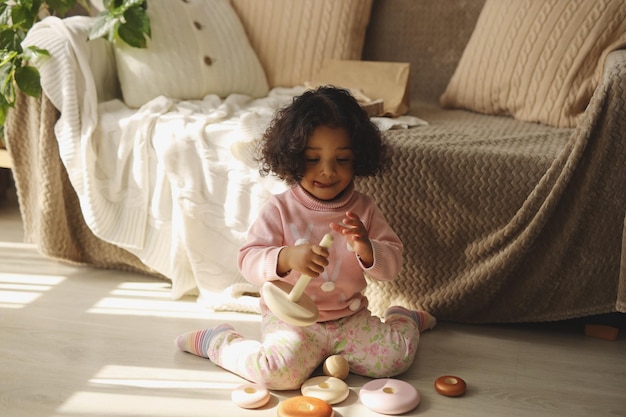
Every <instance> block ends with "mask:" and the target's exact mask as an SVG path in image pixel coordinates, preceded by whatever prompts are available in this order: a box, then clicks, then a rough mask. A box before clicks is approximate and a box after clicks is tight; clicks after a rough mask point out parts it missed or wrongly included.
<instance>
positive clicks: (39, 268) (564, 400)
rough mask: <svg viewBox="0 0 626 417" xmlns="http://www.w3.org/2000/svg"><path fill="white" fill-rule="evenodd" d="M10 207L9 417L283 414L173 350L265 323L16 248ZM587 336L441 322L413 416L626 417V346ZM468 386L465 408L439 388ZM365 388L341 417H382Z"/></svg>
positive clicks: (4, 213) (2, 219)
mask: <svg viewBox="0 0 626 417" xmlns="http://www.w3.org/2000/svg"><path fill="white" fill-rule="evenodd" d="M21 242H22V230H21V223H20V217H19V213H18V209H17V204H16V201H15V197H14V195H12V194H9V199H8V200H5V201H4V202H3V203H0V416H2V417H20V416H24V417H49V416H55V417H92V416H106V417H127V416H140V417H143V416H145V417H148V416H164V417H165V416H167V417H185V416H202V417H211V416H219V417H227V416H259V417H261V416H275V415H276V409H277V407H278V404H279V402H280V401H281V400H283V399H285V398H286V397H289V396H293V395H296V394H297V393H296V392H274V393H273V397H272V400H271V402H270V404H268V405H267V406H266V407H264V408H263V409H260V410H244V409H240V408H238V407H236V406H235V405H234V404H233V403H232V402H231V401H230V393H231V391H232V389H233V388H234V387H236V386H237V385H239V384H240V383H242V382H243V380H242V379H240V378H238V377H237V376H235V375H232V374H230V373H228V372H226V371H224V370H222V369H220V368H218V367H216V366H214V365H213V364H211V363H210V362H209V361H207V360H204V359H201V358H198V357H195V356H193V355H189V354H185V353H181V352H178V351H177V349H176V348H175V347H174V345H173V342H172V341H173V339H174V337H175V336H177V335H178V334H180V333H182V332H185V331H188V330H193V329H198V328H204V327H211V326H213V325H215V324H217V323H220V322H231V323H233V324H234V325H235V326H236V328H237V329H238V330H240V331H241V332H242V333H244V334H245V335H247V336H249V337H258V335H259V331H258V317H257V316H255V315H247V314H236V313H221V314H215V313H211V312H209V311H207V310H205V309H203V308H202V307H200V306H199V305H197V304H196V303H195V301H194V300H193V299H191V298H189V299H184V300H177V301H173V300H170V298H169V288H168V284H167V283H166V282H163V281H159V280H154V279H150V278H146V277H143V276H139V275H133V274H128V273H122V272H116V271H103V270H94V269H90V268H83V267H74V266H70V265H66V264H62V263H58V262H55V261H52V260H48V259H44V258H43V257H41V256H40V255H39V254H38V253H37V251H36V250H35V248H34V247H33V246H31V245H28V244H24V243H21ZM624 333H625V330H622V331H621V333H620V337H619V338H618V340H617V341H606V340H601V339H595V338H590V337H585V336H584V334H583V328H582V325H575V324H572V323H567V324H565V323H560V324H551V325H523V326H522V325H519V326H473V325H461V324H453V323H440V324H439V325H438V327H437V328H436V329H435V330H433V331H431V332H427V333H425V334H424V335H423V338H422V340H421V344H420V347H419V351H418V354H417V358H416V361H415V363H414V365H413V367H412V368H411V369H410V370H409V371H408V372H407V373H406V374H404V375H402V376H400V378H401V379H403V380H406V381H409V382H411V383H412V384H413V385H414V386H415V387H416V388H417V389H418V390H419V392H420V393H421V396H422V400H421V403H420V405H419V406H418V408H417V409H415V410H414V411H412V412H410V413H408V414H407V415H416V416H421V415H424V416H432V417H438V416H447V417H449V416H465V417H468V416H481V417H489V416H498V417H503V416H505V417H510V416H528V417H530V416H532V417H537V416H567V417H572V416H580V417H601V416H612V417H615V416H626V339H625V337H624ZM445 374H453V375H457V376H459V377H462V378H464V379H465V380H466V382H467V384H468V391H467V394H466V395H465V396H464V397H460V398H448V397H443V396H441V395H439V394H437V393H436V392H435V390H434V389H433V382H434V380H435V379H436V378H437V377H438V376H441V375H445ZM367 381H368V380H367V379H366V378H362V377H357V376H355V375H350V376H349V377H348V379H347V382H348V384H349V385H350V387H351V394H350V396H349V397H348V399H347V400H346V401H344V402H343V403H341V404H339V405H337V406H335V407H334V408H335V416H336V417H368V416H376V415H379V414H376V413H374V412H372V411H369V410H368V409H366V408H365V407H364V406H363V405H362V404H361V402H360V401H359V399H358V392H359V388H360V387H361V386H362V385H363V384H364V383H365V382H367Z"/></svg>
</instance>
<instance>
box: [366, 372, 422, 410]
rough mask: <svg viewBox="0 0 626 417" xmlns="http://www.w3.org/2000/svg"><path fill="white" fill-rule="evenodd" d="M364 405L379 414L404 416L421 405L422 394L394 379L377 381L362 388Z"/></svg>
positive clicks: (404, 382)
mask: <svg viewBox="0 0 626 417" xmlns="http://www.w3.org/2000/svg"><path fill="white" fill-rule="evenodd" d="M359 398H360V399H361V402H362V403H363V405H365V406H366V407H367V408H369V409H370V410H372V411H375V412H377V413H379V414H404V413H407V412H409V411H411V410H413V409H414V408H415V407H417V406H418V404H419V403H420V398H421V397H420V394H419V392H418V391H417V390H416V389H415V387H414V386H413V385H411V384H409V383H408V382H406V381H402V380H399V379H393V378H385V379H375V380H373V381H370V382H368V383H367V384H365V385H363V387H361V390H360V391H359Z"/></svg>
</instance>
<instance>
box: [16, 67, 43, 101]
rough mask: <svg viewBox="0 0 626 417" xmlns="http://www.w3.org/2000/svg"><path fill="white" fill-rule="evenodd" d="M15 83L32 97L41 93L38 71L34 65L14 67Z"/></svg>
mask: <svg viewBox="0 0 626 417" xmlns="http://www.w3.org/2000/svg"><path fill="white" fill-rule="evenodd" d="M15 83H16V84H17V86H18V87H19V89H20V90H22V91H23V92H24V93H25V94H28V95H29V96H32V97H39V96H40V95H41V81H40V75H39V71H38V70H37V68H35V67H29V66H25V67H18V68H16V69H15Z"/></svg>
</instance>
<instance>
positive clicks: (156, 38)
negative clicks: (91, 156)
mask: <svg viewBox="0 0 626 417" xmlns="http://www.w3.org/2000/svg"><path fill="white" fill-rule="evenodd" d="M146 12H147V14H148V17H149V18H150V27H151V31H152V37H151V39H149V40H148V47H147V48H133V47H131V46H128V45H127V44H125V43H123V42H116V47H115V55H116V60H117V71H118V76H119V80H120V86H121V90H122V95H123V97H124V101H125V103H126V105H128V106H129V107H140V106H142V105H143V104H145V103H146V102H148V101H150V100H151V99H153V98H155V97H158V96H160V95H164V96H166V97H169V98H174V99H181V100H192V99H202V98H203V97H204V96H206V95H208V94H216V95H218V96H220V97H226V96H228V95H230V94H233V93H240V94H246V95H250V96H253V97H262V96H265V95H267V93H268V91H269V90H268V85H267V79H266V77H265V72H264V71H263V67H262V66H261V63H260V62H259V60H258V58H257V56H256V53H255V52H254V49H252V46H251V45H250V42H249V41H248V38H247V36H246V33H245V30H244V28H243V26H242V25H241V21H240V20H239V17H238V16H237V13H235V11H234V9H233V8H232V6H231V5H230V2H229V0H185V1H183V0H148V2H147V11H146Z"/></svg>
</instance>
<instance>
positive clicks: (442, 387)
mask: <svg viewBox="0 0 626 417" xmlns="http://www.w3.org/2000/svg"><path fill="white" fill-rule="evenodd" d="M466 389H467V385H466V384H465V381H463V379H461V378H459V377H458V376H453V375H443V376H440V377H439V378H437V380H435V390H436V391H437V392H438V393H439V394H441V395H445V396H446V397H459V396H461V395H463V394H465V390H466Z"/></svg>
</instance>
